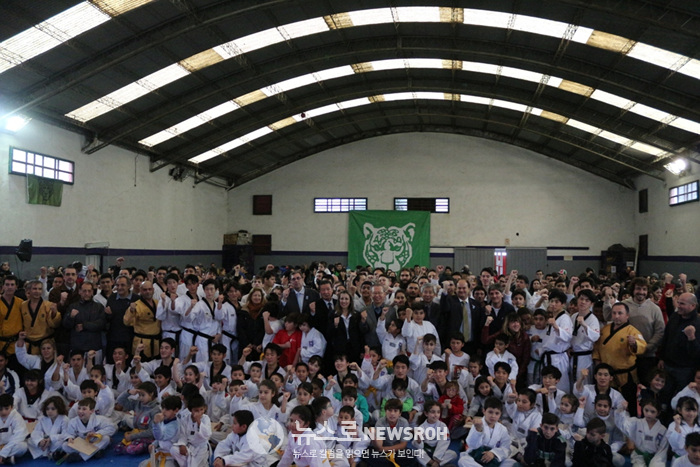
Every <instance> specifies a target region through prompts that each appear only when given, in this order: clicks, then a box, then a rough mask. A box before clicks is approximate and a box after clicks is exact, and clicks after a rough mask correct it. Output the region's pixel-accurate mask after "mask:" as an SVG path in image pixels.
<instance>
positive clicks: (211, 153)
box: [188, 150, 220, 164]
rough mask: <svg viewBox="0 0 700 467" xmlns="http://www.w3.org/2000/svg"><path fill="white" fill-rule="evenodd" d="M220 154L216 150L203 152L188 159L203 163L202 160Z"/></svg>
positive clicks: (195, 162)
mask: <svg viewBox="0 0 700 467" xmlns="http://www.w3.org/2000/svg"><path fill="white" fill-rule="evenodd" d="M219 155H220V154H219V153H218V152H216V151H214V150H211V151H207V152H203V153H202V154H200V155H198V156H196V157H193V158H191V159H188V160H189V161H190V162H192V163H194V164H201V163H202V162H205V161H208V160H209V159H213V158H215V157H216V156H219Z"/></svg>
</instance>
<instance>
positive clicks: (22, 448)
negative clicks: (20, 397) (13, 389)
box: [0, 394, 29, 464]
mask: <svg viewBox="0 0 700 467" xmlns="http://www.w3.org/2000/svg"><path fill="white" fill-rule="evenodd" d="M13 405H14V400H13V399H12V396H11V395H10V394H2V395H0V464H14V463H15V457H21V456H23V455H24V453H25V452H27V436H28V435H29V432H28V431H27V422H25V421H24V419H23V418H22V416H21V415H20V414H19V413H17V411H16V410H15V409H14V406H13Z"/></svg>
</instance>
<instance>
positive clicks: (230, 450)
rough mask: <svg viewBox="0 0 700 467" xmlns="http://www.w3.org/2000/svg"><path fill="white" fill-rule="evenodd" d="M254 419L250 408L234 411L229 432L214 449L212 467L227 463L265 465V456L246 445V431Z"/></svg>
mask: <svg viewBox="0 0 700 467" xmlns="http://www.w3.org/2000/svg"><path fill="white" fill-rule="evenodd" d="M254 420H255V417H254V416H253V413H252V412H251V411H250V410H238V411H236V412H234V414H233V423H232V424H231V433H230V434H229V435H228V436H227V437H226V439H224V440H223V441H222V442H220V443H219V444H217V445H216V449H215V450H214V463H213V464H212V465H213V467H225V466H227V465H245V466H252V467H266V466H267V456H266V455H265V454H260V453H258V452H255V451H254V450H253V449H252V448H251V447H250V446H249V445H248V438H247V437H246V433H247V432H248V427H249V426H250V425H251V424H252V423H253V421H254Z"/></svg>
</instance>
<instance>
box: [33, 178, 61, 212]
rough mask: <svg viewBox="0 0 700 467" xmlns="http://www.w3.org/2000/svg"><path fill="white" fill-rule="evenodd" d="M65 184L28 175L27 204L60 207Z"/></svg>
mask: <svg viewBox="0 0 700 467" xmlns="http://www.w3.org/2000/svg"><path fill="white" fill-rule="evenodd" d="M62 198H63V183H62V182H61V181H59V180H52V179H50V178H44V177H37V176H36V175H27V203H29V204H46V205H49V206H60V205H61V199H62Z"/></svg>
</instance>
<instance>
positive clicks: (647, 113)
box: [630, 103, 674, 122]
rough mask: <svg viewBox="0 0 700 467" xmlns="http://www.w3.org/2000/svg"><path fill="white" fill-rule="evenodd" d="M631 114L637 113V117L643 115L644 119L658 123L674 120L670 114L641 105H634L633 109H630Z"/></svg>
mask: <svg viewBox="0 0 700 467" xmlns="http://www.w3.org/2000/svg"><path fill="white" fill-rule="evenodd" d="M630 112H633V113H636V114H637V115H641V116H642V117H646V118H650V119H652V120H656V121H658V122H663V121H664V120H667V119H671V118H674V116H673V115H671V114H670V113H668V112H664V111H661V110H659V109H655V108H653V107H649V106H646V105H644V104H639V103H637V104H634V105H633V106H632V108H630Z"/></svg>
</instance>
